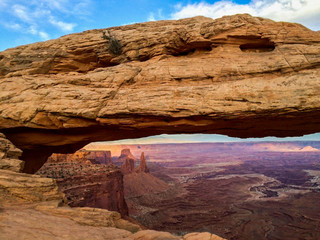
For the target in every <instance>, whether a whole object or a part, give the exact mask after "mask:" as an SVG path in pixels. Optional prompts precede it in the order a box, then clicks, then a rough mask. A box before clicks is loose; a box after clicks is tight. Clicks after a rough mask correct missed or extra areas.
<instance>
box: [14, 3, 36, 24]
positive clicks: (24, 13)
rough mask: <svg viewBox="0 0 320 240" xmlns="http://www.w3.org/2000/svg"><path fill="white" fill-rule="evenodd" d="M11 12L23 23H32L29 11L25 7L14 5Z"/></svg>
mask: <svg viewBox="0 0 320 240" xmlns="http://www.w3.org/2000/svg"><path fill="white" fill-rule="evenodd" d="M12 10H13V13H14V15H16V17H18V18H20V19H21V20H22V21H23V22H27V23H30V22H32V21H33V20H32V17H31V16H30V15H31V14H30V13H29V10H28V9H27V8H26V7H25V6H22V5H19V4H16V5H13V7H12Z"/></svg>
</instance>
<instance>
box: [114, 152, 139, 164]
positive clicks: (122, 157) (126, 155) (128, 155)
mask: <svg viewBox="0 0 320 240" xmlns="http://www.w3.org/2000/svg"><path fill="white" fill-rule="evenodd" d="M127 159H132V160H133V161H134V160H135V157H134V156H133V155H132V153H131V152H130V149H128V148H125V149H122V150H121V154H120V156H119V158H118V160H117V161H118V162H121V163H124V162H125V161H126V160H127Z"/></svg>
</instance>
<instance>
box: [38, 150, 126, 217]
mask: <svg viewBox="0 0 320 240" xmlns="http://www.w3.org/2000/svg"><path fill="white" fill-rule="evenodd" d="M93 156H97V157H98V158H97V159H96V160H95V159H93ZM109 161H111V153H110V152H103V151H99V152H89V151H83V150H79V151H77V152H75V153H74V154H53V155H52V156H50V158H49V159H48V161H47V162H46V163H45V164H44V165H43V166H42V167H41V169H40V170H39V171H38V172H37V174H38V175H40V176H42V177H50V178H54V179H56V182H57V185H58V186H59V188H60V190H61V191H62V192H63V193H64V194H65V195H66V198H67V199H68V205H69V206H71V207H95V208H102V209H107V210H110V211H117V212H119V213H121V215H122V216H127V215H128V207H127V204H126V202H125V199H124V187H123V175H122V173H121V171H120V169H119V168H118V167H116V166H114V165H111V164H112V162H111V163H109V164H110V165H106V164H104V163H105V162H109ZM96 162H99V163H98V164H97V163H96ZM101 162H102V163H101Z"/></svg>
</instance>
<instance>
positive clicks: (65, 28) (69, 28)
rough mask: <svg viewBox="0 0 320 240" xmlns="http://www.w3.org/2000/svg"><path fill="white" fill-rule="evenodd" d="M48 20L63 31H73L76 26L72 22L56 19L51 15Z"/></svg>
mask: <svg viewBox="0 0 320 240" xmlns="http://www.w3.org/2000/svg"><path fill="white" fill-rule="evenodd" d="M49 22H50V23H51V24H52V25H54V26H56V27H58V28H60V29H61V30H62V31H64V32H71V31H73V29H74V27H75V26H76V24H74V23H66V22H63V21H58V20H56V19H55V18H54V17H52V16H51V17H50V18H49Z"/></svg>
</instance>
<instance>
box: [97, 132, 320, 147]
mask: <svg viewBox="0 0 320 240" xmlns="http://www.w3.org/2000/svg"><path fill="white" fill-rule="evenodd" d="M269 141H273V142H281V141H320V133H315V134H308V135H305V136H301V137H285V138H277V137H264V138H234V137H228V136H225V135H220V134H171V135H169V134H161V135H156V136H150V137H144V138H137V139H124V140H117V141H109V142H95V143H94V144H95V145H97V144H98V145H99V144H101V145H105V144H107V145H130V144H156V143H158V144H159V143H199V142H269Z"/></svg>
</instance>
